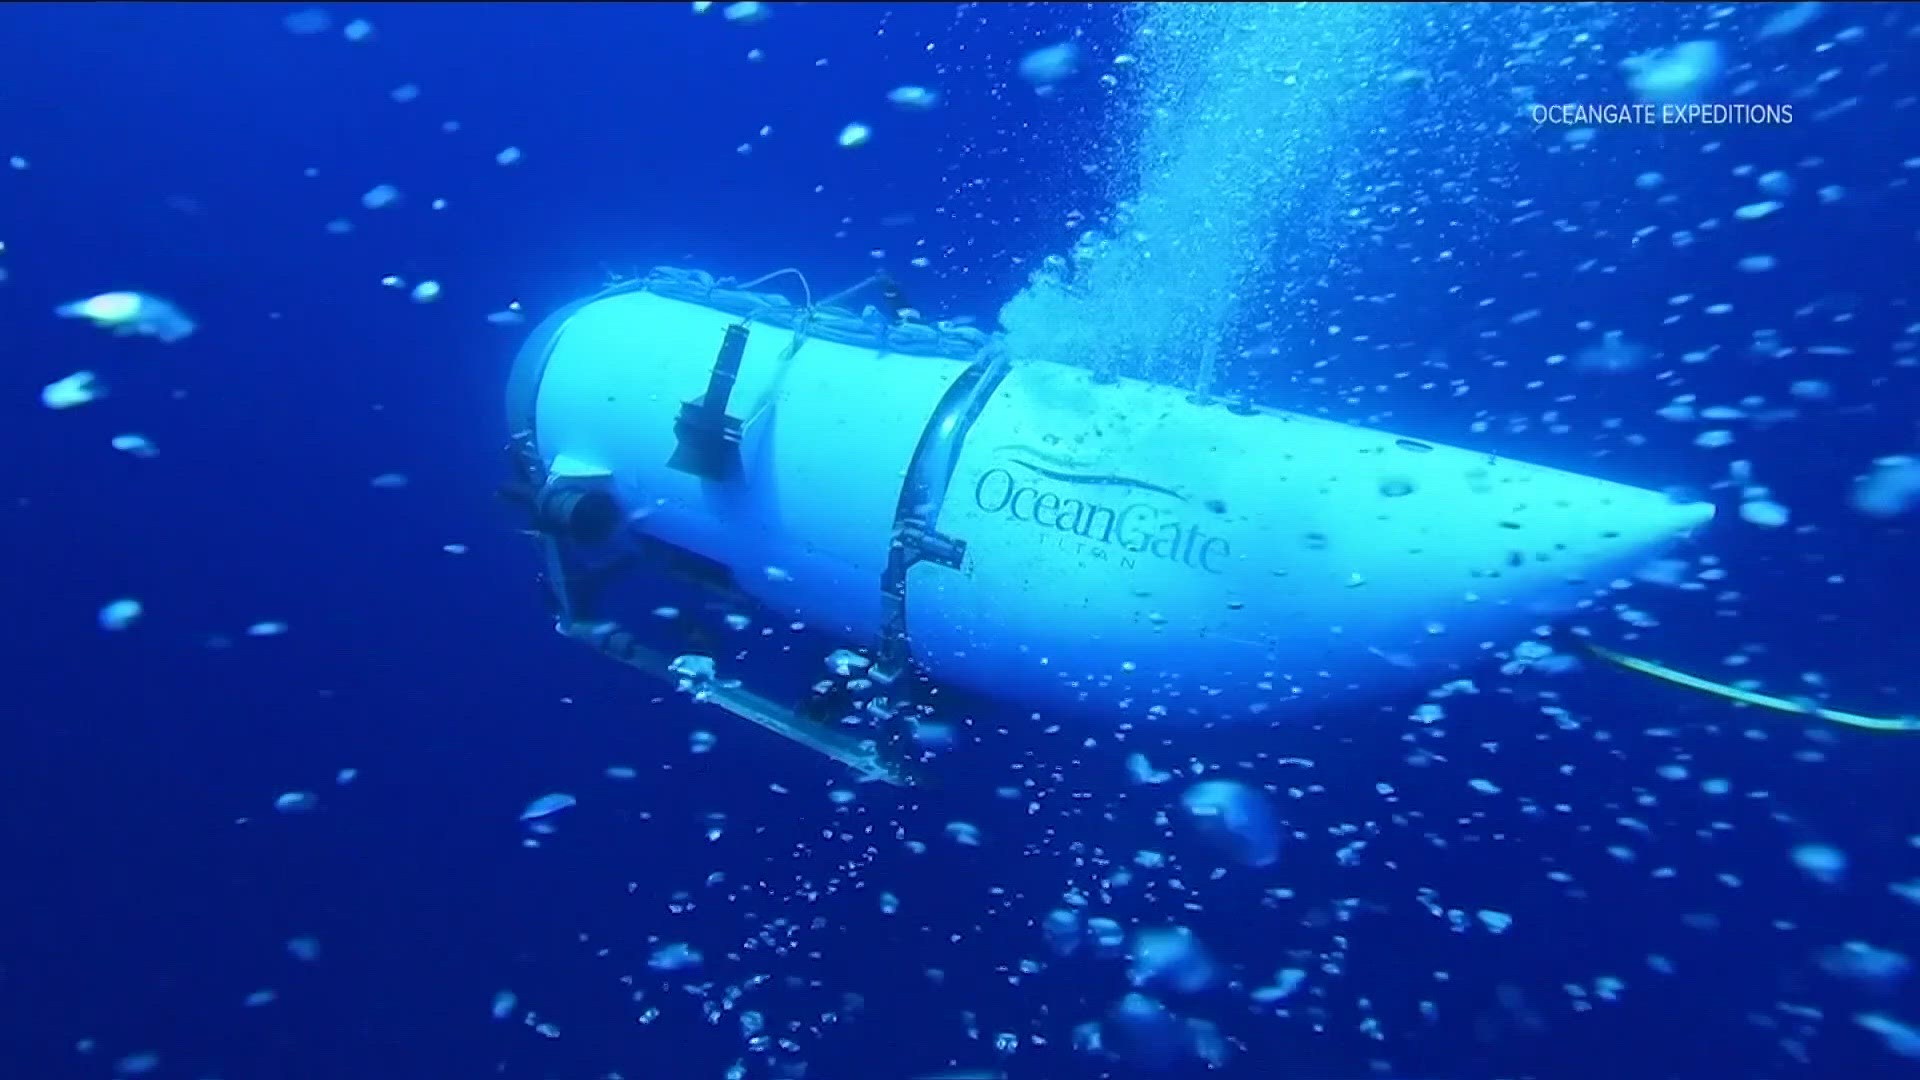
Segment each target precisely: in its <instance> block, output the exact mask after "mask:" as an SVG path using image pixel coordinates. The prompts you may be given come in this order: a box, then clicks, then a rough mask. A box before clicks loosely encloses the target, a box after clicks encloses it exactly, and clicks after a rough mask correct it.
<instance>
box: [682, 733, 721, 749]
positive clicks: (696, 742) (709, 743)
mask: <svg viewBox="0 0 1920 1080" xmlns="http://www.w3.org/2000/svg"><path fill="white" fill-rule="evenodd" d="M719 741H720V740H719V738H718V737H716V736H715V735H714V733H713V732H711V731H696V732H694V733H693V734H691V735H689V736H687V749H688V750H690V751H692V752H693V753H696V754H705V753H708V752H710V751H712V749H713V748H714V746H715V745H716V744H717V743H718V742H719Z"/></svg>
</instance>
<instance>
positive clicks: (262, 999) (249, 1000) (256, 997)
mask: <svg viewBox="0 0 1920 1080" xmlns="http://www.w3.org/2000/svg"><path fill="white" fill-rule="evenodd" d="M279 999H280V992H279V991H278V990H255V991H254V992H253V993H251V994H248V995H247V996H246V999H245V1000H244V1001H242V1002H241V1003H240V1004H242V1005H244V1006H246V1007H247V1008H249V1009H257V1008H259V1007H260V1006H262V1005H271V1004H273V1003H274V1002H275V1001H278V1000H279Z"/></svg>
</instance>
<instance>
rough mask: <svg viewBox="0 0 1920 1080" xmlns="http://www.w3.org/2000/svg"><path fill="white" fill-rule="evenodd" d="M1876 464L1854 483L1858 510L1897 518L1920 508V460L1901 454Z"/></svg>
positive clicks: (1870, 515) (1871, 514)
mask: <svg viewBox="0 0 1920 1080" xmlns="http://www.w3.org/2000/svg"><path fill="white" fill-rule="evenodd" d="M1873 464H1874V468H1873V472H1871V473H1869V474H1867V475H1866V476H1864V477H1862V478H1861V479H1860V481H1859V483H1857V484H1855V485H1854V489H1853V508H1854V509H1855V510H1857V511H1859V512H1860V513H1862V514H1865V515H1867V516H1868V517H1874V518H1893V517H1899V516H1900V515H1901V514H1904V513H1907V512H1908V511H1910V510H1914V509H1917V508H1920V460H1916V459H1914V458H1911V457H1908V456H1906V455H1899V456H1895V457H1888V458H1881V459H1880V460H1878V461H1876V462H1874V463H1873Z"/></svg>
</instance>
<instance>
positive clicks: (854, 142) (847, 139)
mask: <svg viewBox="0 0 1920 1080" xmlns="http://www.w3.org/2000/svg"><path fill="white" fill-rule="evenodd" d="M872 137H873V129H872V128H870V127H868V126H867V125H865V124H860V123H853V124H848V125H847V126H846V127H843V128H841V129H840V137H839V142H840V145H841V146H844V147H854V146H865V145H866V143H867V140H868V139H871V138H872Z"/></svg>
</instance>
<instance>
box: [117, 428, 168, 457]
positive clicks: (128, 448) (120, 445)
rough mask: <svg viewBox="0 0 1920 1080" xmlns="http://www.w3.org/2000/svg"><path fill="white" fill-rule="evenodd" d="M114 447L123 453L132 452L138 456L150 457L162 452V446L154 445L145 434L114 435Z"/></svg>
mask: <svg viewBox="0 0 1920 1080" xmlns="http://www.w3.org/2000/svg"><path fill="white" fill-rule="evenodd" d="M113 448H114V449H115V450H118V451H120V452H121V453H123V454H132V455H133V456H134V457H137V458H150V457H154V456H157V455H158V454H159V453H160V448H159V447H157V446H155V445H153V443H152V442H151V441H150V440H148V438H147V437H146V436H145V435H133V434H127V435H115V436H114V437H113Z"/></svg>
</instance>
